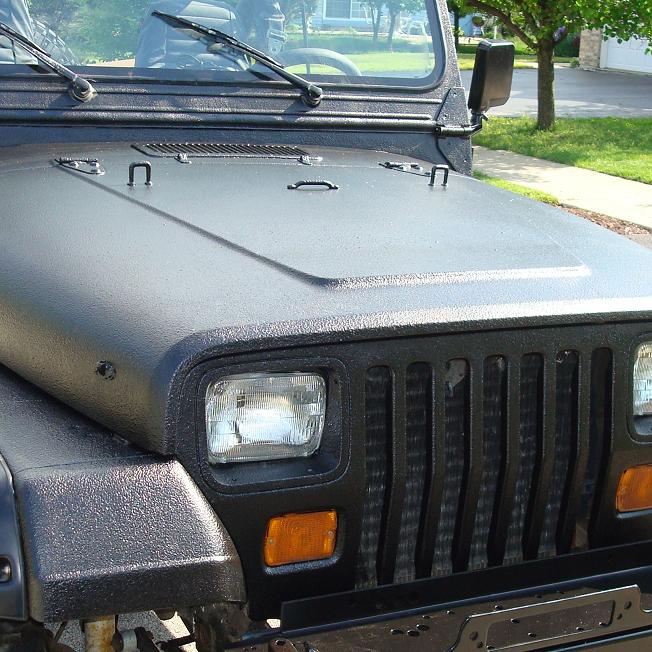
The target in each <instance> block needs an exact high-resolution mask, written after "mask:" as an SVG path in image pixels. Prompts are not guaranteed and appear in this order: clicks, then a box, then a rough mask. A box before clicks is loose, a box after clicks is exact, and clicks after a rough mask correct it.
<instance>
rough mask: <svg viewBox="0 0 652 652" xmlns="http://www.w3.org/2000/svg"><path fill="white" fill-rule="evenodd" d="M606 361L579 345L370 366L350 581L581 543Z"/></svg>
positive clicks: (595, 470)
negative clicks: (358, 528) (362, 483)
mask: <svg viewBox="0 0 652 652" xmlns="http://www.w3.org/2000/svg"><path fill="white" fill-rule="evenodd" d="M612 357H613V355H612V352H611V350H610V349H608V348H599V349H595V350H584V349H582V348H581V346H578V347H577V350H575V349H573V348H565V349H562V350H555V351H544V352H536V353H519V354H509V355H506V354H505V355H502V354H501V355H496V354H491V355H489V354H488V355H486V356H477V355H474V356H473V357H469V356H465V357H462V356H455V357H450V358H448V359H446V358H444V359H436V358H435V356H434V355H433V359H431V360H421V361H413V360H411V361H408V360H406V363H405V365H399V366H397V365H396V362H395V361H393V362H392V363H391V364H389V363H388V364H386V365H385V364H376V365H374V366H373V367H371V368H369V369H367V372H366V380H365V384H364V392H365V396H364V413H365V437H366V439H365V447H366V494H365V503H364V509H363V515H362V539H361V545H360V548H359V553H358V563H357V573H356V585H357V586H358V587H360V588H362V587H370V586H375V585H376V584H383V583H389V582H407V581H411V580H414V579H417V578H420V577H428V576H437V575H449V574H451V573H455V572H461V571H466V570H474V569H480V568H486V567H487V566H492V565H505V564H514V563H518V562H521V561H523V560H527V559H536V558H543V557H550V556H553V555H559V554H564V553H567V552H570V551H572V550H576V549H585V548H587V547H589V546H590V529H591V510H592V506H593V503H594V498H595V493H596V487H597V482H598V478H599V477H600V473H601V467H602V465H603V463H604V461H603V460H604V455H603V451H604V450H605V445H606V443H608V441H607V438H608V437H609V436H610V432H609V420H610V418H611V417H610V397H611V395H612V389H611V383H612V366H613V362H612Z"/></svg>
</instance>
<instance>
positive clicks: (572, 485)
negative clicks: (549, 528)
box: [557, 351, 593, 553]
mask: <svg viewBox="0 0 652 652" xmlns="http://www.w3.org/2000/svg"><path fill="white" fill-rule="evenodd" d="M591 358H592V356H591V353H590V352H586V351H583V352H581V353H580V355H579V358H578V361H577V362H578V371H577V376H576V382H575V387H574V397H573V409H574V412H575V415H574V417H575V418H574V423H573V433H572V435H573V436H572V442H571V443H572V448H571V455H570V460H569V464H570V471H569V474H568V481H567V487H566V492H565V496H566V498H565V500H563V501H562V504H561V509H560V516H559V526H558V536H557V552H558V553H564V552H568V551H569V550H570V549H571V547H573V545H574V544H573V540H574V537H575V529H576V525H577V519H578V512H579V508H580V501H581V499H582V494H583V492H584V488H585V483H586V472H587V466H588V462H589V456H590V454H591V448H592V446H593V443H592V442H591V436H590V434H591V433H590V424H591V400H590V390H591V377H592V369H591ZM575 547H577V546H575Z"/></svg>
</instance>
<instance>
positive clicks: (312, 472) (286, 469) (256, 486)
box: [192, 356, 350, 493]
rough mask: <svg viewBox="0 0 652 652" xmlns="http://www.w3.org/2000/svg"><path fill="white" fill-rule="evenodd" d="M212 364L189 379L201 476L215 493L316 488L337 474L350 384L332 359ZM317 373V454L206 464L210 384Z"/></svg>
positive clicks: (346, 454) (343, 463)
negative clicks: (320, 405)
mask: <svg viewBox="0 0 652 652" xmlns="http://www.w3.org/2000/svg"><path fill="white" fill-rule="evenodd" d="M247 358H248V356H247V357H244V358H243V357H242V356H239V357H238V361H237V362H234V361H230V360H228V359H226V360H215V361H210V362H208V363H205V364H204V365H202V369H201V370H198V369H196V370H195V372H194V373H193V374H192V376H194V383H193V385H194V388H193V389H194V395H195V422H194V428H195V436H196V446H197V451H198V458H199V464H200V469H201V472H202V476H203V477H204V479H205V480H206V481H207V482H208V484H209V485H210V486H211V487H212V488H214V489H216V490H218V491H219V492H220V493H247V492H251V491H265V490H277V489H283V488H289V487H295V486H309V485H313V484H320V483H324V482H328V481H331V480H334V479H336V478H338V477H339V476H340V475H342V474H343V473H344V471H345V469H346V467H347V465H348V462H349V459H350V427H349V414H347V413H346V411H345V410H343V406H344V405H345V404H347V403H348V401H349V399H348V397H349V380H348V377H347V374H346V370H345V367H344V365H343V364H342V362H340V361H339V360H336V359H333V358H322V357H317V358H315V357H312V358H297V357H291V358H290V357H288V358H283V357H281V356H278V357H274V358H273V359H271V360H270V359H267V360H261V359H260V358H259V357H258V358H255V359H252V360H251V361H247ZM297 371H299V372H302V373H316V374H319V375H320V376H322V377H323V378H324V380H325V383H326V415H325V420H324V428H323V432H322V437H321V444H320V446H319V448H318V450H317V451H316V452H315V453H314V454H312V455H311V456H309V457H300V458H291V459H276V460H269V461H242V462H235V463H227V464H219V465H216V464H214V463H211V462H210V460H209V452H208V442H207V431H206V419H205V401H206V392H207V389H208V387H209V385H210V384H211V383H213V382H215V381H216V380H219V379H220V378H224V377H225V376H233V375H241V374H246V375H248V374H256V373H272V374H275V373H279V374H282V373H292V372H297Z"/></svg>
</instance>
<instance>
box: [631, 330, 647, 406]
mask: <svg viewBox="0 0 652 652" xmlns="http://www.w3.org/2000/svg"><path fill="white" fill-rule="evenodd" d="M633 387H634V416H637V417H641V416H652V342H648V343H647V344H642V345H641V346H639V347H638V349H637V351H636V359H635V361H634V385H633Z"/></svg>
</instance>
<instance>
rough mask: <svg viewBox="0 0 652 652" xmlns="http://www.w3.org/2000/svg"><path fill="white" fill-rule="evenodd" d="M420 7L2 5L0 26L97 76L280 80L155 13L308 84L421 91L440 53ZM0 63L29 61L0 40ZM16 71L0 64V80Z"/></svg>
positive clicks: (385, 1) (165, 2)
mask: <svg viewBox="0 0 652 652" xmlns="http://www.w3.org/2000/svg"><path fill="white" fill-rule="evenodd" d="M427 5H428V0H190V1H188V0H0V21H2V22H3V23H5V24H6V25H8V26H9V27H11V28H12V29H14V30H15V31H17V32H18V33H20V34H22V35H23V36H25V37H27V38H28V39H30V40H32V41H34V42H35V43H36V44H38V45H39V46H40V47H42V48H43V49H44V50H46V51H47V52H48V53H50V54H51V55H52V56H53V57H54V58H56V59H58V60H59V61H60V62H61V63H64V64H66V65H68V66H69V67H71V68H73V69H74V70H75V71H77V72H79V73H80V74H85V75H90V76H92V77H94V78H96V79H97V78H101V77H102V76H103V75H110V76H126V77H148V78H152V77H153V78H159V79H163V80H170V79H179V80H182V81H183V80H188V79H199V80H202V81H211V80H215V81H221V80H225V79H227V80H229V79H235V78H237V79H238V80H242V79H248V80H252V81H256V80H260V79H264V80H265V79H274V80H277V79H279V78H278V76H277V75H276V74H275V73H274V72H273V71H269V70H266V69H265V68H263V67H261V66H260V65H259V64H257V63H256V62H255V60H254V59H253V58H251V57H249V56H248V55H247V54H243V53H242V52H238V51H235V50H234V49H232V48H230V47H228V46H227V45H224V44H221V43H218V44H216V43H214V42H212V41H210V40H209V39H207V38H205V37H202V36H201V35H200V34H198V33H196V32H193V31H192V30H189V29H183V28H180V27H178V26H177V27H175V26H174V25H171V24H169V23H166V22H164V21H162V20H160V19H159V18H157V17H156V16H153V15H152V13H153V12H154V11H161V12H165V13H168V14H173V15H175V16H180V17H183V18H186V19H188V20H191V21H193V22H194V23H197V24H199V25H202V26H205V27H209V28H213V29H217V30H220V31H221V32H224V33H226V34H229V35H232V36H234V37H236V38H237V39H239V40H240V41H243V42H245V43H247V44H249V45H252V46H253V47H255V48H257V49H259V50H261V51H262V52H264V53H266V54H268V55H270V56H271V57H273V58H274V59H276V60H277V61H279V62H280V63H281V64H283V65H284V66H285V67H286V68H287V70H289V71H292V72H294V73H296V74H298V75H301V76H304V77H307V78H313V79H317V80H319V79H321V80H325V81H326V82H328V81H331V82H337V83H343V82H346V83H361V84H379V83H380V84H385V85H387V84H390V85H396V84H398V85H415V86H423V85H425V84H426V83H427V82H428V81H429V80H432V79H433V76H434V70H435V53H436V52H437V53H438V52H439V50H438V48H439V47H441V44H440V43H439V41H440V39H435V38H433V34H434V33H436V34H439V31H438V29H436V24H435V18H434V16H435V13H434V8H432V7H431V8H430V10H428V6H427ZM433 27H434V28H433ZM435 46H436V47H435ZM0 64H29V65H35V64H36V61H34V60H33V59H32V58H31V57H30V55H28V54H27V53H25V52H24V51H23V50H21V48H20V46H19V45H18V44H14V43H12V42H11V41H10V40H9V39H8V38H7V37H4V36H0ZM18 67H19V66H15V67H10V66H9V65H4V66H0V75H5V74H11V73H12V72H15V71H16V70H17V69H18ZM20 68H21V70H22V72H25V71H29V72H31V73H32V74H39V73H38V71H37V70H35V69H30V68H27V69H26V68H25V67H24V65H21V66H20Z"/></svg>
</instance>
